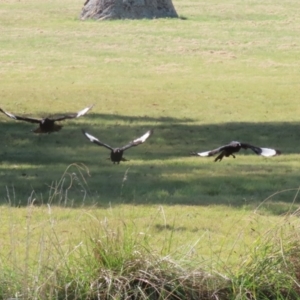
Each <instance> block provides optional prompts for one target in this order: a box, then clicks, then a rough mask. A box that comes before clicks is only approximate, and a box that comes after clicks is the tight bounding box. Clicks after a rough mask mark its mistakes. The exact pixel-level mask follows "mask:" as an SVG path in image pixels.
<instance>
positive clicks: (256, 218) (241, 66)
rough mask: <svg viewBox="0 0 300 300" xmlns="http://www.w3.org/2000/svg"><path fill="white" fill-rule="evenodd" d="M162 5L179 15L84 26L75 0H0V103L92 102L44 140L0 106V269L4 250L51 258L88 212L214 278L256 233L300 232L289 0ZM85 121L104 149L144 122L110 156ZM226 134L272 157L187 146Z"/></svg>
mask: <svg viewBox="0 0 300 300" xmlns="http://www.w3.org/2000/svg"><path fill="white" fill-rule="evenodd" d="M173 3H174V5H175V8H176V10H177V12H178V14H179V15H180V16H181V18H180V19H156V20H123V21H108V22H94V21H86V22H81V21H80V20H79V19H78V16H79V14H80V10H81V7H82V4H83V3H82V1H77V0H76V1H71V0H66V1H58V0H53V1H47V0H45V1H37V0H30V1H26V2H25V1H13V0H10V1H3V2H2V3H1V7H0V19H1V22H0V31H1V35H0V83H1V86H0V98H1V108H3V109H5V110H7V111H9V112H12V113H15V114H17V115H26V116H33V117H34V116H47V115H59V114H64V113H66V112H76V111H79V110H81V109H82V108H84V107H86V106H88V105H90V104H95V106H94V108H93V109H92V111H91V112H90V113H89V114H87V115H86V116H84V117H82V118H80V119H76V120H70V121H65V122H64V123H63V125H64V128H63V129H62V131H61V132H59V133H54V134H50V135H40V136H39V135H34V134H33V133H32V132H30V130H32V129H34V128H35V127H34V125H32V124H29V123H24V122H17V121H14V120H12V119H9V118H7V117H6V116H5V115H1V116H0V122H1V126H0V133H1V136H2V140H1V141H2V142H1V148H0V151H1V163H0V203H1V204H3V206H2V207H1V212H0V213H1V224H2V225H1V228H2V229H1V233H0V234H1V243H2V244H4V245H7V247H3V250H1V251H2V253H1V264H2V269H5V268H8V269H9V267H8V265H6V262H7V261H10V260H9V259H8V258H11V259H12V261H11V263H12V265H13V266H14V267H15V266H16V265H18V264H21V266H22V267H20V269H21V270H22V272H23V271H24V272H25V271H26V272H27V273H26V272H25V273H22V272H21V274H29V273H30V271H29V269H30V268H29V267H28V266H33V265H35V264H36V265H37V267H36V269H35V268H34V267H32V269H33V270H40V269H39V268H40V266H41V264H40V263H39V262H41V261H42V262H43V263H45V264H46V265H47V264H48V263H49V262H50V261H51V263H53V264H54V265H55V264H56V262H57V260H60V261H64V259H65V257H69V253H73V250H72V249H77V248H76V247H77V245H80V243H81V242H82V239H83V236H84V232H85V230H88V231H89V230H91V228H93V227H97V226H95V224H94V223H93V221H92V220H98V221H99V222H100V223H101V226H102V225H103V224H102V223H103V222H106V220H109V225H108V226H109V228H111V230H112V232H114V230H116V231H118V228H120V231H121V232H123V230H124V228H129V229H128V230H129V232H130V235H131V233H132V234H133V235H134V236H135V235H137V236H140V235H139V233H141V236H143V237H147V238H145V239H146V241H145V239H143V243H144V242H145V243H146V244H143V247H144V248H147V249H148V250H149V251H150V252H151V251H154V252H155V253H157V254H158V255H162V256H164V257H170V258H172V259H174V260H175V261H181V260H183V261H185V262H186V261H189V262H188V264H190V265H192V267H193V268H196V267H198V266H199V265H201V268H202V267H203V268H204V269H206V270H214V272H215V271H216V272H217V273H222V274H226V276H229V275H230V274H237V273H238V272H239V271H237V270H241V266H243V262H245V260H246V261H247V259H245V256H246V257H249V255H250V253H252V252H251V251H252V247H253V249H255V245H256V244H255V243H259V242H263V241H268V237H269V236H271V237H274V240H273V239H271V240H272V242H275V244H276V242H277V241H278V240H280V241H282V243H283V244H284V245H286V244H285V243H287V244H289V242H290V241H291V240H290V239H289V237H290V236H294V234H295V231H297V230H296V229H297V228H298V226H299V222H298V219H297V218H295V216H297V215H298V214H297V212H296V213H294V212H295V211H296V210H297V208H298V203H299V200H298V197H297V196H298V187H299V184H300V182H299V167H300V161H299V153H300V145H299V144H298V140H300V131H299V129H298V128H299V125H300V122H299V114H300V106H299V100H298V91H299V88H300V81H299V75H300V74H299V64H300V63H299V60H298V56H299V48H300V27H299V24H300V23H299V21H300V20H299V15H300V7H299V5H298V3H297V1H292V0H289V1H279V0H275V1H264V2H263V3H261V1H256V0H253V1H250V2H245V1H241V0H230V1H228V2H227V3H224V2H222V1H220V0H212V1H206V2H205V1H190V0H186V1H183V0H177V1H174V2H173ZM82 128H84V129H86V130H87V131H88V132H89V133H91V134H93V135H95V136H96V137H98V138H99V139H101V140H103V141H104V142H107V143H108V144H110V145H112V146H121V145H125V144H126V143H127V142H128V141H130V140H132V139H133V138H135V137H138V136H140V135H142V134H143V133H144V132H146V131H147V130H148V129H150V128H153V129H154V135H153V136H152V137H151V138H150V139H149V140H148V141H147V142H146V143H145V144H143V145H141V146H139V147H136V148H132V149H130V150H128V152H126V153H125V157H126V158H127V159H129V161H128V162H124V163H121V164H120V165H113V164H112V163H111V162H110V161H109V160H107V157H108V155H109V152H108V151H107V150H106V149H105V148H102V147H97V146H96V145H93V144H91V143H89V141H88V140H87V139H86V138H85V137H84V136H83V135H82V133H81V129H82ZM231 140H239V141H243V142H248V143H252V144H254V145H257V146H261V147H270V148H276V149H280V150H281V151H282V153H283V154H282V155H281V156H278V157H274V158H270V159H266V158H262V157H259V156H256V155H255V154H253V153H252V152H251V151H250V150H248V151H247V152H246V151H244V152H242V151H241V153H239V154H238V155H237V158H236V159H232V158H225V159H224V160H223V161H222V162H220V163H214V161H213V158H197V157H190V156H189V153H190V152H191V151H206V150H210V149H213V148H215V147H218V146H220V145H222V144H225V143H228V142H230V141H231ZM31 203H34V204H35V205H40V206H41V207H32V206H29V207H27V205H28V204H31ZM47 204H50V206H47ZM61 206H64V208H62V207H61ZM50 211H51V213H50ZM52 213H53V215H52ZM286 213H293V215H292V217H290V218H291V219H287V218H286V217H285V214H286ZM28 214H29V215H30V217H28ZM52 216H54V217H52ZM29 220H30V222H29ZM53 220H55V221H53ZM98 221H97V222H98ZM28 222H29V223H28ZM53 224H55V226H57V228H55V230H54V229H53V228H54V227H53V226H54V225H53ZM93 224H94V225H93ZM124 224H126V226H125V225H124ZM29 225H30V226H29ZM105 228H106V227H105ZM270 228H272V229H274V231H271V232H272V234H271V235H270V234H269V233H270V230H271V229H270ZM104 231H105V230H104ZM283 232H284V237H283ZM94 234H95V233H94V232H89V234H88V235H87V236H91V237H92V236H93V235H94ZM104 235H105V234H104ZM45 236H50V237H51V239H50V241H48V240H47V239H46V238H45V239H44V237H45ZM112 236H113V235H112ZM122 237H123V238H124V236H122ZM46 240H47V242H46ZM91 240H93V239H92V238H91ZM124 240H126V238H124ZM44 241H45V242H44ZM292 241H294V240H293V239H292ZM45 243H46V244H47V245H48V244H49V245H52V246H51V247H50V246H49V247H50V248H48V247H46V246H44V245H45ZM32 244H33V246H32V247H33V248H34V249H35V250H33V251H32V252H31V251H29V249H31V248H30V247H31V246H30V245H32ZM88 244H89V243H87V244H86V245H88ZM113 244H114V243H113ZM116 244H117V243H116ZM279 244H280V243H279ZM41 245H43V246H41ZM58 245H59V246H58ZM41 247H42V248H43V247H45V248H43V249H48V250H49V252H51V251H52V247H54V248H55V251H54V252H55V253H58V256H57V257H56V256H55V257H56V258H55V259H54V258H53V257H54V256H53V257H52V256H50V257H48V256H47V255H48V253H49V252H47V251H48V250H47V251H46V250H45V253H47V255H46V256H47V257H43V258H42V257H41V256H40V260H39V261H35V259H36V257H35V254H37V253H41ZM79 248H80V247H79ZM271 248H272V247H271ZM26 249H27V250H26ZM59 249H62V250H59ZM268 249H269V248H268ZM272 249H273V248H272ZM56 250H57V252H56ZM58 250H59V251H58ZM131 250H132V249H131ZM68 251H70V252H68ZM76 251H77V250H76ZM76 251H74V252H76ZM84 251H86V250H84ZM84 251H83V252H84ZM276 251H277V249H276ZM276 251H275V252H276ZM29 252H30V253H32V254H33V256H31V255H32V254H29ZM129 252H130V251H129ZM279 252H280V251H279ZM279 252H278V253H279ZM283 252H284V251H283ZM283 252H282V253H283ZM12 253H14V254H12ZM20 253H22V254H20ZM43 253H44V252H43ZM61 253H65V256H64V255H60V254H61ZM76 253H77V252H76ZM276 253H277V252H276ZM247 255H248V256H247ZM62 257H63V259H62ZM250 257H251V255H250ZM282 257H285V256H284V255H283V254H282ZM13 259H14V261H13ZM75 261H76V259H75ZM20 262H21V263H20ZM68 266H69V265H68ZM28 268H29V269H28ZM71 269H72V270H73V268H71V267H70V270H71ZM36 272H38V271H36ZM46 273H47V272H46ZM54 273H55V272H54ZM54 273H53V274H54ZM30 274H31V275H32V273H30ZM32 276H33V275H32ZM45 276H46V275H45ZM47 276H48V275H47ZM47 276H46V278H48V277H47ZM224 276H225V275H224ZM33 277H34V276H33ZM12 278H13V276H12ZM40 278H41V279H40V280H44V279H45V278H44V277H43V276H40ZM0 279H1V278H0ZM46 281H47V280H44V281H43V284H44V283H45V282H46ZM83 281H84V280H83ZM27 283H28V282H26V283H24V284H23V285H21V286H22V287H23V288H24V286H26V284H27ZM43 284H42V283H41V282H39V284H38V286H41V285H43ZM54 285H55V284H54ZM20 289H22V288H19V287H16V288H15V290H14V293H16V291H17V290H20ZM0 294H1V288H0ZM36 295H38V292H37V291H36ZM51 297H52V296H51ZM51 297H50V296H49V298H51ZM245 297H246V296H245ZM116 299H117V298H116ZM245 299H246V298H245ZM249 299H250V298H249Z"/></svg>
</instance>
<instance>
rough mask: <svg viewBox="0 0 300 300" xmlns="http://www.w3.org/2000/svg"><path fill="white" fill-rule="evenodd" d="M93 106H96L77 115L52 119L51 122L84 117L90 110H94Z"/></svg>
mask: <svg viewBox="0 0 300 300" xmlns="http://www.w3.org/2000/svg"><path fill="white" fill-rule="evenodd" d="M93 106H94V104H93V105H91V106H89V107H86V108H84V109H83V110H81V111H79V112H77V113H75V114H70V115H66V116H61V117H56V118H51V120H53V121H63V120H66V119H74V118H79V117H81V116H84V115H85V114H86V113H87V112H88V111H89V110H90V109H92V108H93Z"/></svg>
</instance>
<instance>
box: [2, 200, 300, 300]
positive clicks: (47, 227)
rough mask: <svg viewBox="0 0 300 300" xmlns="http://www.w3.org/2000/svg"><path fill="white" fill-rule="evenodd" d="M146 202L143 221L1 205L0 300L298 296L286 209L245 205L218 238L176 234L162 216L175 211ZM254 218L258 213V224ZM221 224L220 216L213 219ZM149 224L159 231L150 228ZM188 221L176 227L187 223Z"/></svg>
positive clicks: (104, 212) (111, 213) (125, 213)
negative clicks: (271, 211) (266, 210)
mask: <svg viewBox="0 0 300 300" xmlns="http://www.w3.org/2000/svg"><path fill="white" fill-rule="evenodd" d="M146 209H147V211H148V212H147V213H148V215H150V216H148V217H149V219H146V217H145V218H140V219H138V218H137V217H136V215H135V214H136V212H135V211H134V209H132V207H131V206H129V207H126V206H123V207H122V208H119V207H116V208H113V207H110V208H107V209H91V208H81V209H69V208H59V207H51V206H50V205H48V206H41V207H35V206H33V205H30V206H28V207H27V208H24V209H18V208H11V207H7V206H6V207H1V215H2V218H1V222H2V224H1V225H2V226H1V231H0V237H1V245H2V251H1V256H0V273H1V275H0V286H1V289H0V298H2V299H6V298H9V297H17V298H18V297H19V298H22V299H297V297H299V296H300V295H299V289H298V285H299V274H300V265H299V259H298V257H299V254H300V243H299V235H298V230H299V221H298V218H297V217H296V214H291V215H289V216H286V217H276V218H275V217H272V216H263V215H257V213H250V212H249V211H247V213H245V214H244V216H243V217H240V218H239V220H238V221H235V222H234V223H233V224H231V225H232V228H233V227H235V228H236V229H237V230H238V231H239V234H238V235H239V237H237V234H236V231H234V230H232V232H233V233H230V232H227V234H225V235H222V234H220V233H218V232H216V233H214V232H210V233H209V234H208V236H207V237H204V236H203V235H202V237H201V236H200V237H199V232H194V233H193V235H191V236H190V239H191V241H190V242H188V241H186V240H185V239H184V237H183V236H182V231H180V230H179V232H178V228H180V227H179V225H180V224H181V222H179V221H178V220H176V221H174V220H173V219H172V223H169V220H168V219H169V213H170V212H172V213H176V210H175V209H174V208H163V207H159V208H158V210H157V212H155V211H154V210H153V208H151V207H149V208H146ZM184 209H185V208H183V209H182V207H178V208H177V210H178V211H180V210H181V211H182V210H184ZM139 211H142V210H141V208H139ZM158 213H159V216H160V217H158V216H157V214H158ZM202 217H205V215H202V216H200V218H202ZM145 219H146V220H145ZM249 219H251V222H250V223H249V225H250V226H251V228H249V230H251V231H252V232H253V235H252V237H251V238H250V240H249V235H248V237H247V238H246V237H243V238H240V237H241V236H243V235H244V228H243V227H244V226H245V224H246V223H247V222H249ZM261 219H265V221H264V222H265V225H264V228H263V229H262V228H261V226H263V222H261ZM151 220H152V222H151ZM193 221H194V220H192V222H193ZM222 222H224V221H222V220H221V219H220V223H221V225H223V223H222ZM226 222H227V223H228V220H227V221H225V222H224V224H225V223H226ZM245 222H246V223H245ZM159 223H160V224H161V225H160V227H161V228H164V230H161V231H157V228H158V227H159V226H157V225H158V224H159ZM255 223H257V224H255ZM170 224H172V225H170ZM190 226H192V225H191V224H186V228H187V229H188V228H189V227H190ZM256 226H257V227H256ZM180 242H181V243H180ZM217 243H218V244H217ZM203 244H204V245H203ZM215 244H217V245H215ZM237 244H239V246H237ZM220 245H221V249H220V248H219V247H220ZM205 252H207V253H209V252H210V256H209V255H205Z"/></svg>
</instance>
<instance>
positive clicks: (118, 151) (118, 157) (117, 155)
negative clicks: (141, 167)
mask: <svg viewBox="0 0 300 300" xmlns="http://www.w3.org/2000/svg"><path fill="white" fill-rule="evenodd" d="M82 133H83V134H84V135H85V136H86V138H87V139H89V140H90V142H92V143H95V144H97V145H98V146H103V147H105V148H107V149H109V150H110V151H111V152H110V159H111V161H112V162H113V163H114V164H115V163H118V164H119V163H120V161H127V159H125V158H124V157H123V152H124V151H125V150H127V149H129V148H131V147H133V146H138V145H140V144H143V143H144V142H145V141H146V140H147V139H148V138H149V137H150V136H151V135H152V134H153V130H152V129H151V130H149V131H147V132H146V133H145V134H144V135H142V136H141V137H139V138H137V139H135V140H133V141H131V142H129V143H128V144H127V145H125V146H123V147H120V148H113V147H111V146H109V145H107V144H105V143H103V142H101V141H100V140H98V139H97V138H95V137H94V136H92V135H91V134H89V133H87V132H86V131H84V130H83V129H82Z"/></svg>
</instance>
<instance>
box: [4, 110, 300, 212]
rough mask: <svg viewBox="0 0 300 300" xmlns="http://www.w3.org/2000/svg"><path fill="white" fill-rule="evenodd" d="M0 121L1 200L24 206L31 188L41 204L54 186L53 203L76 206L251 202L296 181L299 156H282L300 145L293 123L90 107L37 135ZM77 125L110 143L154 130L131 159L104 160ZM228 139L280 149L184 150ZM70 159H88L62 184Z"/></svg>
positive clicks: (289, 197) (282, 197)
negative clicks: (216, 120) (227, 153)
mask: <svg viewBox="0 0 300 300" xmlns="http://www.w3.org/2000/svg"><path fill="white" fill-rule="evenodd" d="M2 120H3V121H2ZM1 121H2V122H1V129H0V131H1V136H2V147H1V158H2V159H1V165H0V167H1V169H0V179H1V182H0V194H1V195H2V197H1V200H0V202H1V203H7V202H8V201H10V202H11V203H13V204H14V205H16V204H18V205H25V204H27V203H28V202H29V200H28V199H29V198H30V197H31V198H30V199H31V200H32V197H33V196H32V191H34V193H33V194H34V197H35V199H39V202H43V203H46V202H47V201H48V198H47V197H49V193H50V194H51V192H50V191H53V190H57V189H60V200H59V203H60V204H61V203H64V204H65V205H70V201H71V203H72V205H74V206H76V205H81V204H82V203H83V202H85V203H89V204H97V205H104V206H106V205H107V204H108V203H112V204H120V203H135V204H165V205H168V204H169V205H173V204H181V205H182V204H184V205H231V206H252V205H254V206H255V205H257V203H259V202H260V201H263V200H264V199H265V198H267V197H268V196H270V195H271V194H273V193H275V192H277V191H281V190H285V189H289V188H291V189H297V187H298V185H299V183H300V182H299V176H298V162H292V163H291V162H290V161H288V156H286V155H287V154H298V153H299V152H300V146H298V145H297V141H298V140H300V131H299V125H300V124H299V123H298V122H297V123H296V122H295V123H241V122H239V123H234V122H232V123H224V124H203V125H197V124H195V122H193V120H191V119H184V120H182V119H176V118H169V117H164V118H152V117H149V116H142V117H132V116H120V115H105V114H95V113H93V114H89V115H87V116H85V117H83V118H80V119H78V120H71V121H67V122H62V124H63V125H64V127H63V129H62V130H61V131H60V132H58V133H54V134H50V135H35V134H33V133H32V132H30V130H32V129H33V128H35V126H34V125H32V124H30V123H24V122H14V121H7V120H6V119H5V121H4V119H1ZM81 128H85V129H86V130H87V131H88V132H89V133H91V134H93V135H95V136H96V137H98V138H99V139H101V140H102V141H104V142H106V143H108V144H110V145H111V146H113V147H115V146H122V145H125V144H126V143H127V142H128V141H130V140H132V139H133V138H136V137H138V136H141V135H142V134H143V133H144V132H145V131H146V130H148V129H150V128H153V129H154V135H153V136H152V137H151V138H150V139H149V140H148V141H147V142H146V143H145V144H143V145H141V146H139V147H134V148H131V149H129V150H128V151H126V153H125V155H124V156H125V157H126V158H127V159H129V160H130V161H129V162H125V163H121V164H120V165H113V164H112V163H111V162H110V161H109V160H107V159H106V158H107V157H108V156H109V151H108V150H107V149H105V148H103V147H98V146H96V145H93V144H92V143H90V142H89V141H88V140H87V139H86V138H85V137H84V136H83V135H82V133H81ZM231 140H240V141H243V142H248V143H252V144H254V145H257V146H261V147H272V148H276V149H280V150H281V151H282V152H283V155H282V156H280V157H275V158H271V159H265V158H262V157H258V156H256V155H255V154H253V152H252V151H250V150H248V151H244V152H243V151H241V152H240V153H238V154H237V158H236V160H234V159H232V158H227V159H224V160H223V161H222V162H221V163H214V162H213V158H196V157H190V156H189V153H190V152H191V151H206V150H210V149H213V148H216V147H218V146H220V145H222V144H225V143H228V142H230V141H231ZM250 154H251V155H250ZM74 163H78V164H81V163H82V164H84V165H86V166H87V167H88V168H89V171H90V173H89V175H87V174H86V175H83V176H81V174H79V173H78V169H76V168H75V167H74V170H68V172H67V174H66V175H65V178H64V179H63V183H62V182H61V181H60V180H61V178H62V175H63V173H64V172H65V170H66V168H67V167H68V166H69V165H71V164H74ZM74 174H75V175H74ZM70 186H71V188H68V187H70ZM12 195H13V196H12ZM294 195H295V190H292V191H287V192H284V193H280V194H278V195H275V196H274V197H271V200H272V202H273V203H275V202H276V203H278V205H277V206H278V207H277V208H274V207H270V206H269V210H270V211H272V213H281V212H282V210H284V209H283V208H281V206H280V205H279V204H280V203H281V202H286V203H291V202H292V201H293V198H294ZM9 198H10V199H9ZM11 198H13V200H12V199H11ZM41 199H42V200H41ZM31 200H30V201H31ZM55 201H57V199H56V198H55ZM55 201H54V202H55Z"/></svg>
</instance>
